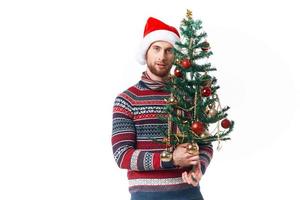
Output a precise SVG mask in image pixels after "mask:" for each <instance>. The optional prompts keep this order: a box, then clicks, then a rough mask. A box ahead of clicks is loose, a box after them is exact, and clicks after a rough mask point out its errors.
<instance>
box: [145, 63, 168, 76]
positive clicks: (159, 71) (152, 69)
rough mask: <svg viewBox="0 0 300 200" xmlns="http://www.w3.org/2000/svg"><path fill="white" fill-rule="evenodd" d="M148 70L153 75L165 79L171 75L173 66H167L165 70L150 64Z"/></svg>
mask: <svg viewBox="0 0 300 200" xmlns="http://www.w3.org/2000/svg"><path fill="white" fill-rule="evenodd" d="M148 68H149V70H150V72H151V73H152V74H154V75H156V76H158V77H161V78H164V77H166V76H168V75H169V73H170V70H171V68H172V65H171V66H166V67H165V68H161V69H157V68H155V64H150V63H148Z"/></svg>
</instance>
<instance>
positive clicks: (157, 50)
mask: <svg viewBox="0 0 300 200" xmlns="http://www.w3.org/2000/svg"><path fill="white" fill-rule="evenodd" d="M173 60H174V53H173V45H172V44H170V43H169V42H164V41H157V42H153V43H152V44H151V46H150V47H149V49H148V51H147V53H146V62H147V65H148V68H149V70H150V72H151V73H152V74H154V75H155V76H158V77H160V78H164V77H166V76H168V74H169V72H170V70H171V68H172V64H173Z"/></svg>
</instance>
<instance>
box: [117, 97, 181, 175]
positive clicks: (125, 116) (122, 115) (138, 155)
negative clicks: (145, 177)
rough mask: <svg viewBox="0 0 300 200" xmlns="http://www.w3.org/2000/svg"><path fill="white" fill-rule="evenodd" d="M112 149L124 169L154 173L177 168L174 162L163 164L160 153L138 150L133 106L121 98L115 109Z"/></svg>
mask: <svg viewBox="0 0 300 200" xmlns="http://www.w3.org/2000/svg"><path fill="white" fill-rule="evenodd" d="M112 127H113V128H112V138H111V142H112V148H113V154H114V159H115V161H116V163H117V164H118V166H119V167H120V168H122V169H130V170H135V171H152V170H164V169H169V168H175V166H174V165H173V162H172V161H170V162H161V159H160V152H151V151H144V150H140V149H136V131H135V125H134V121H133V110H132V106H131V104H130V103H129V102H128V101H127V100H126V99H124V98H122V97H121V96H118V97H117V98H116V100H115V103H114V107H113V125H112Z"/></svg>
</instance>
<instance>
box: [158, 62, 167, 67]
mask: <svg viewBox="0 0 300 200" xmlns="http://www.w3.org/2000/svg"><path fill="white" fill-rule="evenodd" d="M156 65H157V66H159V67H161V68H163V67H166V66H167V65H166V64H164V63H156Z"/></svg>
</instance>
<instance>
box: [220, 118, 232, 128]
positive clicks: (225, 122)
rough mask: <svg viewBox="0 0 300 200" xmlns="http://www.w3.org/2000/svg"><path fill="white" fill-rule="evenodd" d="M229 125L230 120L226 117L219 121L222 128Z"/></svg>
mask: <svg viewBox="0 0 300 200" xmlns="http://www.w3.org/2000/svg"><path fill="white" fill-rule="evenodd" d="M230 125H231V122H230V121H229V120H228V119H223V120H222V121H221V126H222V127H223V128H229V127H230Z"/></svg>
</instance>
